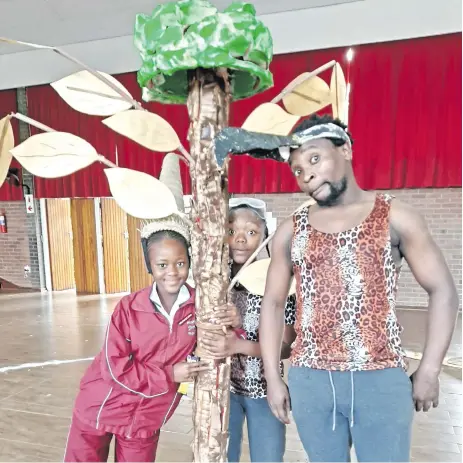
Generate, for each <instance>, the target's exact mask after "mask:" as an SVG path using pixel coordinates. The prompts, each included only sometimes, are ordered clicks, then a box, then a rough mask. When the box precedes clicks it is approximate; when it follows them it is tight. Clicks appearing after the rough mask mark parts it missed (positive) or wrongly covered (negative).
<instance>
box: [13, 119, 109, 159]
mask: <svg viewBox="0 0 463 463" xmlns="http://www.w3.org/2000/svg"><path fill="white" fill-rule="evenodd" d="M10 117H14V118H16V119H18V120H20V121H22V122H25V123H26V124H29V125H32V126H33V127H36V128H37V129H40V130H43V131H44V132H56V130H55V129H52V128H51V127H48V125H45V124H42V123H41V122H39V121H36V120H35V119H31V118H30V117H28V116H25V115H24V114H20V113H11V114H10ZM98 161H99V162H101V163H102V164H104V165H106V166H108V167H117V165H116V164H114V163H113V162H111V161H110V160H109V159H107V158H105V157H104V156H103V155H101V154H99V155H98Z"/></svg>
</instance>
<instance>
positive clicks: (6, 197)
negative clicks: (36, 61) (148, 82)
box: [0, 90, 23, 201]
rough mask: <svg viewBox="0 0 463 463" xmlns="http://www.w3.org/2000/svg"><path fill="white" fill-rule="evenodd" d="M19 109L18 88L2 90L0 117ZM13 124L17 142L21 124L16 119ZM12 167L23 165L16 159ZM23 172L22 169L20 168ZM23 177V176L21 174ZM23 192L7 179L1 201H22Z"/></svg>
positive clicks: (16, 141) (2, 187) (0, 94)
mask: <svg viewBox="0 0 463 463" xmlns="http://www.w3.org/2000/svg"><path fill="white" fill-rule="evenodd" d="M16 111H17V102H16V90H3V91H0V119H3V118H4V117H5V116H6V115H8V114H9V113H11V112H16ZM11 124H12V126H13V133H14V139H15V143H16V144H17V143H18V140H19V126H18V121H17V120H16V119H12V120H11ZM11 167H18V168H19V167H21V166H20V165H19V163H18V162H17V161H16V159H13V160H12V162H11ZM20 172H21V170H20ZM20 178H21V176H20ZM22 199H23V193H22V188H21V187H14V186H10V185H9V184H8V183H7V182H6V181H5V183H4V184H3V185H2V186H1V187H0V201H21V200H22Z"/></svg>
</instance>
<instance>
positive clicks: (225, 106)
mask: <svg viewBox="0 0 463 463" xmlns="http://www.w3.org/2000/svg"><path fill="white" fill-rule="evenodd" d="M229 106H230V94H229V87H228V76H227V73H226V71H217V72H215V71H212V70H203V69H198V70H196V71H194V74H192V76H191V79H190V93H189V97H188V102H187V107H188V113H189V116H190V129H189V133H188V137H189V142H190V154H191V157H192V158H193V162H192V163H191V165H190V174H191V181H192V190H193V204H192V220H193V223H194V229H193V233H192V238H191V247H192V262H193V278H194V281H195V286H196V307H197V309H196V311H197V325H198V345H199V344H200V343H201V339H202V334H203V333H204V331H207V330H214V328H215V327H214V326H213V325H211V324H210V323H209V320H210V318H211V316H212V314H213V311H214V309H215V308H216V307H218V306H220V305H223V304H225V303H226V301H227V285H228V244H227V233H226V224H227V214H228V192H227V180H226V178H225V176H223V175H222V172H221V170H220V169H219V167H218V165H217V162H216V160H215V152H214V144H213V140H214V137H215V135H216V134H217V133H218V132H219V131H220V130H221V129H222V128H223V127H225V126H226V125H227V124H228V116H229ZM215 329H217V328H215ZM197 355H198V356H200V357H201V358H202V359H204V360H207V356H206V355H205V354H204V352H201V349H200V347H198V351H197ZM214 366H215V368H214V369H213V370H211V372H206V373H205V374H202V375H201V376H199V377H198V378H197V380H196V382H195V395H194V405H193V424H194V441H193V454H194V461H195V462H223V461H226V459H227V458H226V447H227V438H228V415H229V412H228V411H229V400H230V363H229V361H221V362H217V363H216V364H214Z"/></svg>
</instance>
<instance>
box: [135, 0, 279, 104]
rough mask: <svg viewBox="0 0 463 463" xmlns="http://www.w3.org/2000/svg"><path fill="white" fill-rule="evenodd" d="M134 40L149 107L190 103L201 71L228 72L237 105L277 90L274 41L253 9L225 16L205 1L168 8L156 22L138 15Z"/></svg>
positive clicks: (234, 9)
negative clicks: (192, 82) (193, 79)
mask: <svg viewBox="0 0 463 463" xmlns="http://www.w3.org/2000/svg"><path fill="white" fill-rule="evenodd" d="M134 40H135V46H136V47H137V49H138V50H139V52H140V55H141V58H142V61H143V64H142V66H141V68H140V70H139V71H138V75H137V78H138V83H139V85H140V87H141V88H142V89H143V99H144V100H145V101H159V102H162V103H177V104H183V103H185V102H186V99H187V96H188V71H191V70H194V69H198V68H206V69H217V68H227V69H228V71H229V73H230V83H231V89H232V98H233V99H234V100H239V99H242V98H247V97H249V96H252V95H255V94H256V93H259V92H262V91H264V90H266V89H268V88H269V87H271V86H272V85H273V78H272V74H271V72H270V70H269V65H270V62H271V60H272V55H273V43H272V37H271V35H270V31H269V30H268V29H267V27H265V26H264V24H263V23H262V22H261V21H259V20H258V19H257V18H256V11H255V9H254V7H253V6H252V5H251V4H249V3H232V4H231V5H230V6H229V7H228V8H226V9H225V10H224V11H223V12H222V13H220V12H219V11H218V10H217V8H215V7H214V6H213V5H212V4H210V3H209V2H208V1H205V0H181V1H178V2H170V3H164V4H161V5H159V6H157V7H156V8H155V9H154V11H153V13H152V14H151V16H149V15H145V14H138V15H137V17H136V22H135V36H134Z"/></svg>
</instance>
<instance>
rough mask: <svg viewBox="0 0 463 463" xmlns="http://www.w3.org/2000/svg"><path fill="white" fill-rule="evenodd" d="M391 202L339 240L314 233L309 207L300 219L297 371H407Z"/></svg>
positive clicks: (296, 238)
mask: <svg viewBox="0 0 463 463" xmlns="http://www.w3.org/2000/svg"><path fill="white" fill-rule="evenodd" d="M391 200H392V197H391V196H389V195H377V197H376V200H375V204H374V207H373V210H372V212H371V213H370V215H369V216H368V217H367V218H366V219H365V220H364V221H363V222H362V223H361V224H360V225H357V226H356V227H354V228H352V229H350V230H347V231H344V232H341V233H322V232H320V231H318V230H315V229H314V228H313V227H311V226H310V224H309V220H308V214H309V208H308V207H307V208H303V209H301V210H300V211H299V212H298V213H297V214H295V216H294V222H293V223H294V230H293V241H292V249H291V259H292V263H293V270H294V275H295V278H296V283H297V284H296V287H297V293H296V296H297V306H296V324H295V329H296V333H297V338H296V341H295V343H294V344H293V350H292V355H291V364H292V365H294V366H301V367H309V368H316V369H323V370H338V371H361V370H378V369H383V368H390V367H403V368H404V367H405V361H404V352H403V349H402V346H401V340H400V333H401V331H402V327H401V326H400V325H399V323H398V320H397V317H396V313H395V301H396V290H397V283H398V279H399V273H400V272H399V269H397V268H396V266H395V264H394V260H393V256H392V251H391V239H390V231H389V214H390V205H391Z"/></svg>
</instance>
